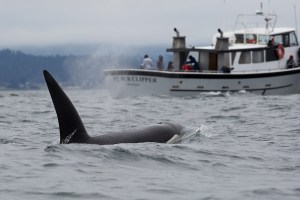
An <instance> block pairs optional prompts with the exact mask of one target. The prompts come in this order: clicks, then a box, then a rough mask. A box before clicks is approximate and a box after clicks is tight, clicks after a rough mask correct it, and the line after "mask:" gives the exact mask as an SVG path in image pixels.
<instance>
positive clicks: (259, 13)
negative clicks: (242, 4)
mask: <svg viewBox="0 0 300 200" xmlns="http://www.w3.org/2000/svg"><path fill="white" fill-rule="evenodd" d="M256 14H257V15H263V14H264V12H263V3H262V2H260V9H259V10H257V11H256Z"/></svg>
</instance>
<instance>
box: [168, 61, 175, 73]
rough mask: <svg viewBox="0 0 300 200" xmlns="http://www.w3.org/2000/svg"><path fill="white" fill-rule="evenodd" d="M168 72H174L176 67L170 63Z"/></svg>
mask: <svg viewBox="0 0 300 200" xmlns="http://www.w3.org/2000/svg"><path fill="white" fill-rule="evenodd" d="M167 70H168V71H173V70H174V66H173V62H172V61H170V62H169V64H168V69H167Z"/></svg>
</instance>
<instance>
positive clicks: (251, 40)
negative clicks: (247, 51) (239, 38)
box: [246, 34, 256, 44]
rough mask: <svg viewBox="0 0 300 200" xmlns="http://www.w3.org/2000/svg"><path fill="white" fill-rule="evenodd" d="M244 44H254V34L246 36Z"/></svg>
mask: <svg viewBox="0 0 300 200" xmlns="http://www.w3.org/2000/svg"><path fill="white" fill-rule="evenodd" d="M246 43H247V44H256V35H255V34H247V35H246Z"/></svg>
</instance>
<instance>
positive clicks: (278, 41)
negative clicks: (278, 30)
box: [274, 35, 283, 45]
mask: <svg viewBox="0 0 300 200" xmlns="http://www.w3.org/2000/svg"><path fill="white" fill-rule="evenodd" d="M278 44H283V41H282V35H274V45H278Z"/></svg>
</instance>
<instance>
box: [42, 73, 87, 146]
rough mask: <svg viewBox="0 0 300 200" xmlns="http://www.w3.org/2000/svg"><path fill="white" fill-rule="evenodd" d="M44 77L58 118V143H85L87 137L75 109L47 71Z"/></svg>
mask: <svg viewBox="0 0 300 200" xmlns="http://www.w3.org/2000/svg"><path fill="white" fill-rule="evenodd" d="M44 77H45V81H46V83H47V86H48V90H49V93H50V96H51V98H52V101H53V105H54V108H55V110H56V114H57V118H58V123H59V130H60V143H85V142H86V141H87V140H88V138H89V135H88V134H87V132H86V130H85V127H84V125H83V123H82V121H81V118H80V116H79V114H78V112H77V110H76V108H75V107H74V105H73V104H72V102H71V100H70V99H69V98H68V96H67V95H66V94H65V92H64V91H63V90H62V88H61V87H60V86H59V84H58V83H57V82H56V80H55V79H54V78H53V77H52V76H51V74H50V73H49V72H48V71H47V70H44Z"/></svg>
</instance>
